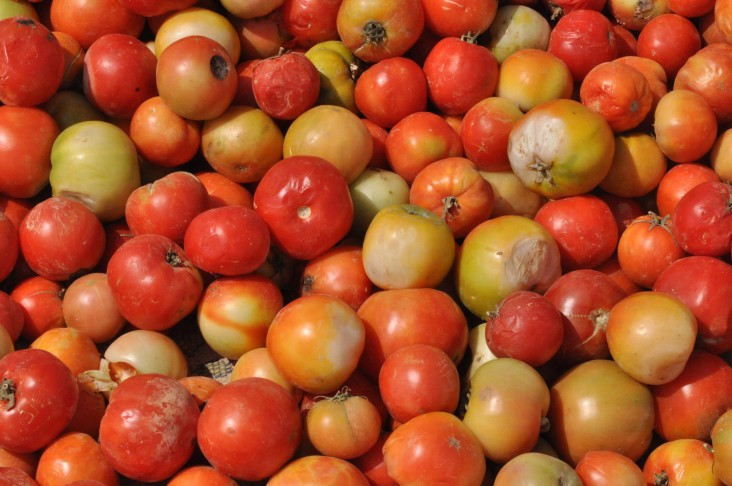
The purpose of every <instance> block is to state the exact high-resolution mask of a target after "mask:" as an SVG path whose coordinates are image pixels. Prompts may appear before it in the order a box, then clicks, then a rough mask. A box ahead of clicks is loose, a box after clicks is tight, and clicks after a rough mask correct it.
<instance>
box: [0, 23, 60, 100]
mask: <svg viewBox="0 0 732 486" xmlns="http://www.w3.org/2000/svg"><path fill="white" fill-rule="evenodd" d="M0 39H2V40H0V48H1V49H2V51H3V59H4V62H3V64H2V67H1V68H0V102H2V103H3V104H5V105H10V106H33V105H38V104H41V103H43V102H44V101H48V100H49V99H50V98H51V96H52V95H53V94H54V93H55V92H56V90H58V88H59V87H60V86H61V81H62V80H63V76H64V67H65V64H66V62H65V60H64V53H63V49H62V48H61V44H60V43H59V42H58V39H57V38H56V37H55V36H54V35H53V34H52V33H51V31H50V30H49V29H48V28H47V27H46V26H45V25H43V24H41V23H40V22H37V21H36V20H33V19H32V18H29V17H17V16H14V17H6V18H3V19H2V20H0Z"/></svg>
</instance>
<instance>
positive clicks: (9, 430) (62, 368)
mask: <svg viewBox="0 0 732 486" xmlns="http://www.w3.org/2000/svg"><path fill="white" fill-rule="evenodd" d="M0 376H2V384H0V404H2V406H0V447H2V448H3V449H6V450H8V451H10V452H15V453H29V452H35V451H38V450H40V449H41V448H43V447H45V446H47V445H48V444H49V443H50V442H51V441H52V440H54V439H55V438H56V437H57V436H58V435H59V434H60V433H61V432H62V431H63V430H64V429H65V428H66V426H67V425H68V424H69V423H70V422H71V419H72V418H73V416H74V413H75V412H76V406H77V404H78V401H79V387H78V385H77V384H76V377H74V375H72V374H71V371H70V370H69V368H68V367H67V366H66V365H65V364H64V363H63V362H62V361H61V360H60V359H58V358H57V357H56V356H54V355H52V354H51V353H49V352H48V351H45V350H42V349H19V350H16V351H13V352H12V353H10V354H8V355H6V356H5V357H3V358H2V359H0Z"/></svg>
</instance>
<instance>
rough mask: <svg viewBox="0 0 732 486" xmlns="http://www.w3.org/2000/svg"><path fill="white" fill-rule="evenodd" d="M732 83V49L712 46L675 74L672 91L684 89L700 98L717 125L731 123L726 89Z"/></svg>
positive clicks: (731, 107)
mask: <svg viewBox="0 0 732 486" xmlns="http://www.w3.org/2000/svg"><path fill="white" fill-rule="evenodd" d="M730 80H732V45H729V44H726V43H714V44H709V45H707V46H705V47H702V48H701V49H699V50H698V51H697V52H696V53H695V54H692V55H691V57H689V59H687V60H686V62H685V63H684V65H683V66H681V68H680V69H679V71H678V72H677V73H676V77H675V78H674V80H673V90H674V91H675V90H678V89H684V90H690V91H694V92H695V93H698V94H700V95H701V96H702V97H703V98H704V99H705V100H706V101H707V103H709V106H711V107H712V109H713V110H714V113H715V115H716V116H717V122H718V123H720V124H722V123H727V122H728V121H730V120H732V95H731V94H730V93H729V91H727V90H725V89H723V87H722V86H724V85H725V84H726V83H729V82H730Z"/></svg>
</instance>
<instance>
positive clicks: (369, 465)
mask: <svg viewBox="0 0 732 486" xmlns="http://www.w3.org/2000/svg"><path fill="white" fill-rule="evenodd" d="M390 433H391V432H387V431H382V433H381V436H380V437H379V440H378V441H376V444H374V446H373V447H372V448H371V449H369V450H368V452H366V454H363V455H361V456H359V457H357V458H355V459H353V460H351V463H352V464H354V465H355V466H356V467H357V468H358V469H359V470H360V471H361V472H362V473H363V474H364V476H366V477H367V478H368V480H369V482H370V483H371V484H372V486H396V483H395V482H394V480H393V479H391V478H390V477H389V475H388V474H387V472H386V466H385V465H384V453H383V452H382V450H383V447H384V442H386V439H387V438H388V437H389V434H390Z"/></svg>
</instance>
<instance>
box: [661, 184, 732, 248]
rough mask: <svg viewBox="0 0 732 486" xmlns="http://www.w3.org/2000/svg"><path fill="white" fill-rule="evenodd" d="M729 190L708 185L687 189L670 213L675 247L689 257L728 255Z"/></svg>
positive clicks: (731, 231)
mask: <svg viewBox="0 0 732 486" xmlns="http://www.w3.org/2000/svg"><path fill="white" fill-rule="evenodd" d="M731 205H732V187H730V185H729V184H727V183H724V182H720V181H708V182H702V183H701V184H699V185H697V186H695V187H694V188H692V189H690V190H689V191H688V192H687V193H686V194H685V195H684V196H683V197H682V198H681V199H680V200H679V202H678V204H677V205H676V207H675V208H674V210H673V212H672V213H671V222H672V224H673V226H672V231H673V233H674V236H675V237H676V240H677V241H678V243H679V246H680V247H681V248H683V249H684V250H685V251H686V252H688V253H691V254H692V255H706V256H722V255H727V254H729V251H730V242H731V241H732V211H731V210H730V206H731Z"/></svg>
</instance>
